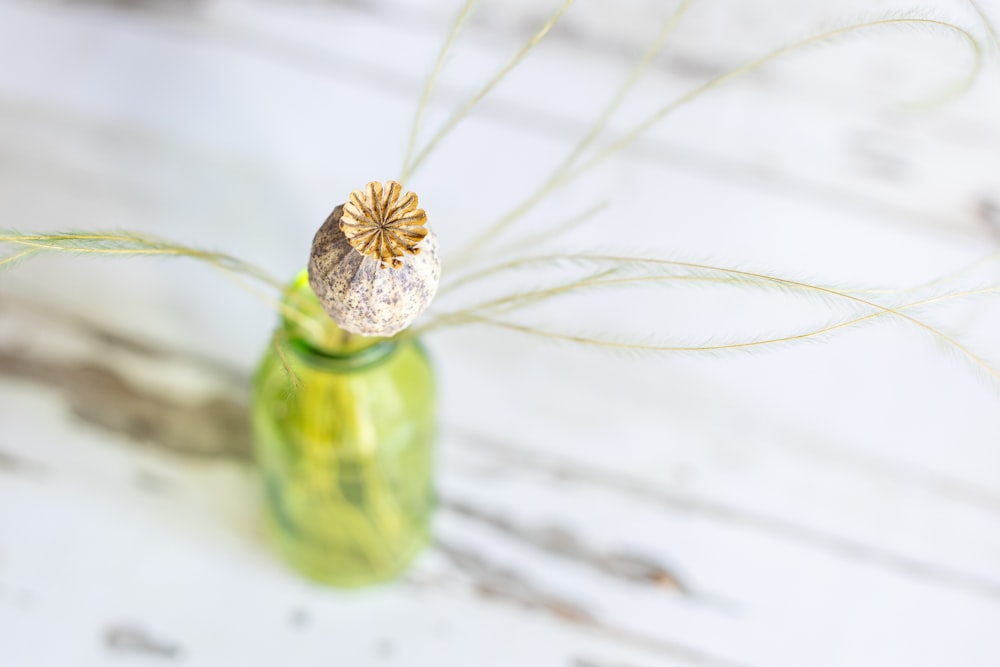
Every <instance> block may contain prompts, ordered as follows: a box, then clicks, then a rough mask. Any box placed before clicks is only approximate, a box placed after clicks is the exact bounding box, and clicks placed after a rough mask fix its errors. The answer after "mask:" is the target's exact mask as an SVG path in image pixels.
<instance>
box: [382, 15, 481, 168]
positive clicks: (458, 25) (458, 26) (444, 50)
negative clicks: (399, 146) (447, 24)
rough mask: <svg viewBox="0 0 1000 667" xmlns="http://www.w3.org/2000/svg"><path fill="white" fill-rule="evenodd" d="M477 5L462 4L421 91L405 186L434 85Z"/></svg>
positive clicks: (408, 149)
mask: <svg viewBox="0 0 1000 667" xmlns="http://www.w3.org/2000/svg"><path fill="white" fill-rule="evenodd" d="M475 5H476V0H465V3H464V4H463V5H462V9H461V10H460V11H459V12H458V15H457V16H456V17H455V21H454V23H452V25H451V29H450V30H449V31H448V34H447V36H446V37H445V38H444V42H442V44H441V50H440V51H439V52H438V56H437V59H436V60H435V61H434V67H433V69H431V73H430V75H429V76H428V77H427V81H426V82H425V83H424V89H423V92H421V93H420V101H419V102H417V110H416V112H414V114H413V123H412V125H411V126H410V138H409V140H408V141H407V143H406V155H405V157H404V158H403V167H402V169H401V176H400V178H399V182H400V183H402V184H403V185H404V186H405V185H406V180H407V178H409V176H410V172H411V168H410V162H411V161H412V160H413V151H414V150H416V147H417V136H418V135H419V134H420V125H421V122H422V121H423V117H424V112H425V111H426V110H427V104H428V102H430V99H431V93H433V92H434V86H435V85H437V80H438V77H439V76H440V75H441V70H442V69H444V62H445V58H446V57H447V55H448V52H449V51H451V47H452V46H453V45H454V44H455V41H456V40H457V39H458V36H459V34H460V33H461V32H462V26H464V25H465V22H466V20H468V18H469V15H470V14H472V9H473V7H475Z"/></svg>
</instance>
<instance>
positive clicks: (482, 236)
mask: <svg viewBox="0 0 1000 667" xmlns="http://www.w3.org/2000/svg"><path fill="white" fill-rule="evenodd" d="M692 4H694V0H683V1H682V2H681V3H680V5H678V7H677V8H676V9H675V10H674V12H673V13H672V14H671V15H670V16H669V17H668V18H667V20H666V21H665V22H664V24H663V26H662V27H661V28H660V31H659V32H658V33H657V35H656V38H655V39H653V41H652V42H651V43H650V45H649V46H648V47H646V50H645V51H644V52H643V54H642V56H641V57H640V58H639V60H638V61H636V63H635V65H633V66H632V68H631V69H630V70H629V72H628V73H627V74H626V76H625V79H624V80H623V81H622V83H621V84H620V85H619V86H618V89H617V90H616V91H615V92H614V93H613V94H612V96H611V98H610V99H609V100H608V102H607V104H606V105H605V106H604V108H603V109H602V110H601V112H600V113H599V114H598V116H597V119H596V120H595V121H594V122H593V123H592V124H591V126H590V127H589V128H588V129H587V131H586V132H585V133H584V134H583V136H582V137H580V139H579V140H578V141H577V142H576V144H575V145H574V146H573V148H571V149H570V151H569V153H567V154H566V157H564V158H563V160H562V162H560V163H559V165H558V166H557V167H556V168H555V170H554V171H553V172H552V174H551V175H550V176H549V177H548V179H547V180H545V181H544V182H543V183H542V184H541V186H539V188H537V189H536V190H535V191H534V193H532V194H531V195H530V196H529V197H527V198H526V199H525V200H524V201H522V202H521V203H520V204H518V205H517V206H516V207H515V208H514V209H512V210H511V211H510V212H509V213H507V214H506V215H504V216H503V217H502V218H500V220H498V221H497V222H496V223H494V224H493V225H492V226H490V227H488V228H487V229H484V230H483V231H482V232H480V233H479V234H477V235H476V236H474V237H473V238H472V240H470V241H469V242H468V244H467V245H466V246H465V247H464V248H463V249H462V250H461V251H460V252H459V253H458V254H457V256H456V258H455V260H453V261H452V265H453V266H454V265H462V264H464V263H465V262H467V261H469V260H471V259H473V258H474V257H475V256H476V255H477V254H478V253H479V251H480V250H482V249H483V247H485V246H486V245H487V244H488V242H489V241H490V240H491V239H492V238H493V237H494V236H495V235H496V234H498V233H500V232H501V231H502V230H503V229H504V228H506V227H507V226H508V225H510V224H511V223H513V222H514V221H515V220H517V219H518V218H519V217H521V216H522V215H524V214H525V213H527V212H528V211H529V210H531V209H532V208H533V207H534V206H535V204H537V203H538V202H539V201H541V200H542V199H543V198H544V197H545V196H546V193H547V191H548V187H549V186H551V185H552V184H553V183H554V181H555V180H557V179H558V178H559V176H560V175H561V174H563V173H565V172H566V171H567V170H568V169H569V168H570V167H572V166H573V164H574V163H575V162H576V161H577V160H578V159H579V158H580V157H581V156H582V155H583V154H584V153H585V152H586V151H587V149H588V148H590V147H591V146H592V145H593V143H594V141H596V140H597V138H598V137H599V136H600V135H601V133H602V132H603V131H604V129H605V128H606V127H607V125H608V123H609V122H611V119H612V118H614V115H615V112H617V111H618V109H619V107H621V105H622V104H624V102H625V100H627V99H628V95H629V93H630V92H632V89H633V88H635V86H636V84H638V83H639V81H640V80H641V79H642V75H643V74H645V73H646V70H647V69H649V66H650V65H651V64H652V63H653V61H654V60H655V59H656V57H657V56H659V55H660V53H661V52H662V51H663V49H664V48H665V47H666V45H667V39H668V38H669V37H670V35H671V34H673V32H674V29H675V28H676V27H677V24H678V23H680V21H681V19H682V18H683V17H684V14H685V13H687V11H688V9H690V7H691V5H692Z"/></svg>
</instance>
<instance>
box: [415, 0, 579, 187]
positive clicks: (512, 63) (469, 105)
mask: <svg viewBox="0 0 1000 667" xmlns="http://www.w3.org/2000/svg"><path fill="white" fill-rule="evenodd" d="M574 2H575V0H563V3H562V4H561V5H560V6H559V9H557V10H556V11H555V13H554V14H552V16H550V17H549V19H548V20H547V21H546V22H545V23H544V24H542V27H541V28H539V29H538V31H537V32H536V33H535V34H534V35H532V36H531V39H529V40H528V41H527V42H526V43H525V44H524V46H522V47H521V49H520V50H519V51H518V52H517V53H515V54H514V57H513V58H511V59H510V60H509V61H508V62H507V64H506V65H504V66H503V67H501V68H500V69H499V70H498V71H497V73H496V74H494V75H493V76H492V77H491V78H490V79H489V81H487V82H486V84H485V85H484V86H483V87H482V88H480V89H479V91H478V92H477V93H476V94H475V95H473V96H472V97H470V98H469V99H468V100H467V101H466V102H465V104H463V105H462V106H461V107H459V108H458V109H456V110H455V112H454V113H453V114H452V115H451V116H450V117H449V118H448V120H446V121H445V122H444V124H443V125H442V126H441V127H440V128H439V129H438V131H437V132H436V133H435V134H434V136H433V137H431V139H430V141H428V142H427V144H426V145H425V146H424V148H423V149H422V150H421V151H420V152H419V153H418V154H417V156H416V157H415V158H413V159H412V160H409V161H408V162H407V164H406V165H404V167H403V175H402V177H401V178H400V182H403V183H405V182H406V180H407V179H408V178H409V177H410V176H412V175H413V173H414V172H415V171H416V170H417V169H418V168H419V167H420V165H421V164H423V162H424V160H426V159H427V157H428V156H429V155H430V154H431V153H432V152H433V151H434V149H435V148H436V147H437V145H438V144H439V143H440V142H441V141H442V140H443V139H444V138H445V137H446V136H448V134H449V133H450V132H451V131H452V130H454V129H455V126H457V125H458V123H459V121H461V120H462V119H463V118H465V117H466V116H467V115H468V114H469V112H470V111H472V109H473V108H474V107H475V106H476V105H477V104H479V102H480V101H482V99H483V98H484V97H486V96H487V95H488V94H489V93H490V91H491V90H493V89H494V88H495V87H496V86H497V84H499V83H500V82H501V81H502V80H503V79H504V77H506V76H507V75H508V74H509V73H510V72H511V71H512V70H513V69H514V68H515V67H517V66H518V65H519V64H520V63H521V61H522V60H524V58H525V56H527V55H528V53H529V52H530V51H531V50H532V49H533V48H535V46H536V45H537V44H538V43H539V42H540V41H542V39H544V37H545V35H547V34H548V33H549V31H550V30H552V28H553V26H555V24H556V23H558V22H559V19H561V18H562V17H563V14H565V13H566V12H567V11H568V10H569V8H570V7H572V6H573V3H574ZM463 21H464V19H463ZM456 25H460V24H456ZM453 30H454V28H453ZM438 71H439V70H438V68H437V66H435V69H434V71H432V72H431V80H429V81H428V84H427V85H426V86H425V90H427V93H426V94H427V95H428V96H430V90H429V88H432V87H433V83H434V81H433V79H436V78H437V73H438ZM421 112H422V111H421V109H420V108H419V107H418V109H417V113H418V115H419V114H420V113H421ZM418 129H419V128H418Z"/></svg>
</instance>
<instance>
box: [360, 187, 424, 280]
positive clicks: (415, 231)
mask: <svg viewBox="0 0 1000 667" xmlns="http://www.w3.org/2000/svg"><path fill="white" fill-rule="evenodd" d="M402 190H403V186H402V185H400V184H399V183H397V182H396V181H386V183H385V187H383V186H382V184H381V183H378V182H376V181H372V182H371V183H369V184H368V185H366V186H365V189H364V190H355V191H353V192H352V193H351V196H350V198H349V199H348V201H347V203H346V204H344V214H343V216H342V217H341V219H340V229H341V231H343V232H344V236H346V237H347V240H348V242H349V243H350V244H351V246H352V247H353V248H354V249H355V250H357V251H358V252H360V253H361V254H362V255H367V256H369V257H374V258H375V259H377V260H379V261H380V262H381V263H382V268H385V267H389V266H391V267H392V268H394V269H398V268H401V267H402V266H403V260H402V257H403V256H405V255H407V254H411V255H415V254H417V253H418V252H420V248H418V247H417V244H418V243H420V242H421V241H422V240H423V239H424V237H425V236H427V228H426V227H424V225H426V224H427V214H426V213H424V211H423V209H419V208H417V203H418V200H417V195H415V194H413V193H412V192H407V193H406V194H405V195H402V196H400V193H401V192H402Z"/></svg>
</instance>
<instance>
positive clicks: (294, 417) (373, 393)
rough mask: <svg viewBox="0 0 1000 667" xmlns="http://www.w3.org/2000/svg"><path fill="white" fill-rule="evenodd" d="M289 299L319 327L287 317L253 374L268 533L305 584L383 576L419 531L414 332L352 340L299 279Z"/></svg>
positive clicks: (420, 370) (422, 470)
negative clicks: (410, 335)
mask: <svg viewBox="0 0 1000 667" xmlns="http://www.w3.org/2000/svg"><path fill="white" fill-rule="evenodd" d="M290 297H294V298H295V299H297V302H298V304H299V306H300V307H299V311H300V312H302V311H304V312H307V313H308V314H309V316H310V317H313V318H315V321H316V322H318V323H321V324H322V327H321V328H320V332H321V333H320V334H316V333H311V334H307V333H306V332H305V331H304V330H303V328H302V327H301V326H300V325H299V324H295V323H292V322H290V321H288V320H287V319H286V320H285V321H284V322H283V325H282V328H281V329H279V331H278V333H277V335H276V336H275V340H274V344H273V345H272V346H271V347H270V348H269V349H268V350H267V352H266V353H265V354H264V358H263V359H262V361H261V364H260V366H259V369H258V372H257V376H256V378H255V381H254V395H253V426H254V438H255V443H254V445H255V455H256V460H257V465H258V468H259V470H260V475H261V478H262V482H263V487H264V517H265V528H266V532H267V534H268V538H269V540H270V541H271V542H272V544H273V545H274V547H275V548H276V549H277V551H278V552H279V553H280V554H281V555H282V556H283V557H284V559H285V560H286V561H287V562H288V563H289V564H290V565H291V566H292V567H293V568H295V569H296V570H298V571H299V572H301V573H302V574H304V575H305V576H307V577H309V578H310V579H313V580H316V581H320V582H323V583H327V584H331V585H335V586H345V587H346V586H350V587H354V586H364V585H368V584H373V583H378V582H381V581H386V580H389V579H392V578H394V577H396V576H397V575H399V574H400V573H402V572H403V571H404V570H405V569H406V567H407V566H408V565H409V563H410V562H411V561H412V560H413V558H414V557H415V556H416V555H417V553H419V551H420V550H421V548H422V547H423V546H424V545H425V544H426V543H427V541H428V537H429V533H430V521H431V515H432V512H433V447H434V439H435V387H434V376H433V371H432V368H431V365H430V362H429V360H428V358H427V355H426V353H425V351H424V349H423V347H422V346H421V345H420V343H419V342H418V341H417V340H416V339H414V338H408V337H401V338H396V339H388V340H385V339H370V338H358V337H353V336H350V335H349V334H345V333H344V332H341V331H340V330H339V329H336V326H335V325H334V324H333V323H332V321H330V320H329V319H328V318H327V317H326V315H325V314H323V313H322V310H320V309H319V306H318V303H315V302H314V299H315V297H313V295H312V293H311V292H310V291H309V288H308V285H307V284H306V283H305V278H304V276H300V277H299V279H298V280H297V281H296V283H295V284H294V285H293V287H292V288H291V290H290V293H289V295H286V304H287V303H289V302H290V301H291V300H292V299H290ZM303 304H306V305H305V307H302V306H303ZM314 332H315V328H314Z"/></svg>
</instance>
